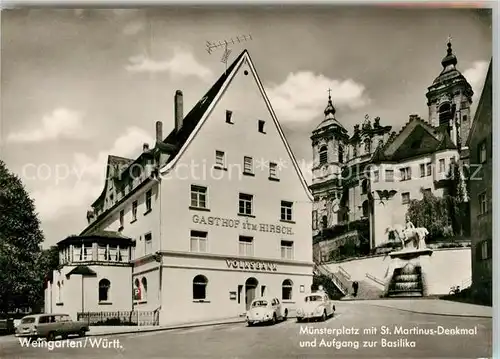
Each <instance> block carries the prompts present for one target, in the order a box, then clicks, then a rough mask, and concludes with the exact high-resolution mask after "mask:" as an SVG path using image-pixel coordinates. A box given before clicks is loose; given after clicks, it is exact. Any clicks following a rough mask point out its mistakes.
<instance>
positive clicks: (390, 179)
mask: <svg viewBox="0 0 500 359" xmlns="http://www.w3.org/2000/svg"><path fill="white" fill-rule="evenodd" d="M385 180H386V181H387V182H394V171H393V170H385Z"/></svg>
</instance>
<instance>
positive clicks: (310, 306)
mask: <svg viewBox="0 0 500 359" xmlns="http://www.w3.org/2000/svg"><path fill="white" fill-rule="evenodd" d="M334 314H335V304H334V303H333V302H332V301H331V300H330V298H329V297H328V294H326V293H325V292H315V293H311V294H309V295H306V296H305V298H304V301H303V302H302V303H301V304H300V305H298V307H297V321H298V322H301V321H303V320H308V319H313V320H318V319H319V320H321V321H325V320H326V319H327V318H329V317H333V316H334Z"/></svg>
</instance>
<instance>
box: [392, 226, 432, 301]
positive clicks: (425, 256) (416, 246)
mask: <svg viewBox="0 0 500 359" xmlns="http://www.w3.org/2000/svg"><path fill="white" fill-rule="evenodd" d="M388 231H392V232H393V233H394V236H395V237H396V238H395V239H396V240H399V241H401V245H402V249H401V250H397V251H394V252H391V253H389V256H390V257H391V261H390V263H389V266H388V268H387V271H386V285H385V294H386V296H388V297H422V296H425V295H427V292H428V290H429V286H430V285H431V283H432V273H430V271H429V268H430V265H429V263H430V259H431V255H432V249H430V248H427V246H426V244H425V237H426V236H427V235H428V234H429V231H428V230H427V229H426V228H424V227H418V228H416V227H415V226H414V225H413V223H412V222H410V221H408V222H407V223H406V225H405V226H402V225H397V226H395V227H393V228H389V229H388Z"/></svg>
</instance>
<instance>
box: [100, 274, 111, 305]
mask: <svg viewBox="0 0 500 359" xmlns="http://www.w3.org/2000/svg"><path fill="white" fill-rule="evenodd" d="M110 287H111V283H110V281H109V280H107V279H101V280H100V281H99V302H107V301H108V300H109V288H110Z"/></svg>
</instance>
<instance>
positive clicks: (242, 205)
mask: <svg viewBox="0 0 500 359" xmlns="http://www.w3.org/2000/svg"><path fill="white" fill-rule="evenodd" d="M252 204H253V196H252V195H251V194H245V193H240V201H239V209H238V210H239V212H238V213H239V214H244V215H248V216H250V215H252V207H253V206H252Z"/></svg>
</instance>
